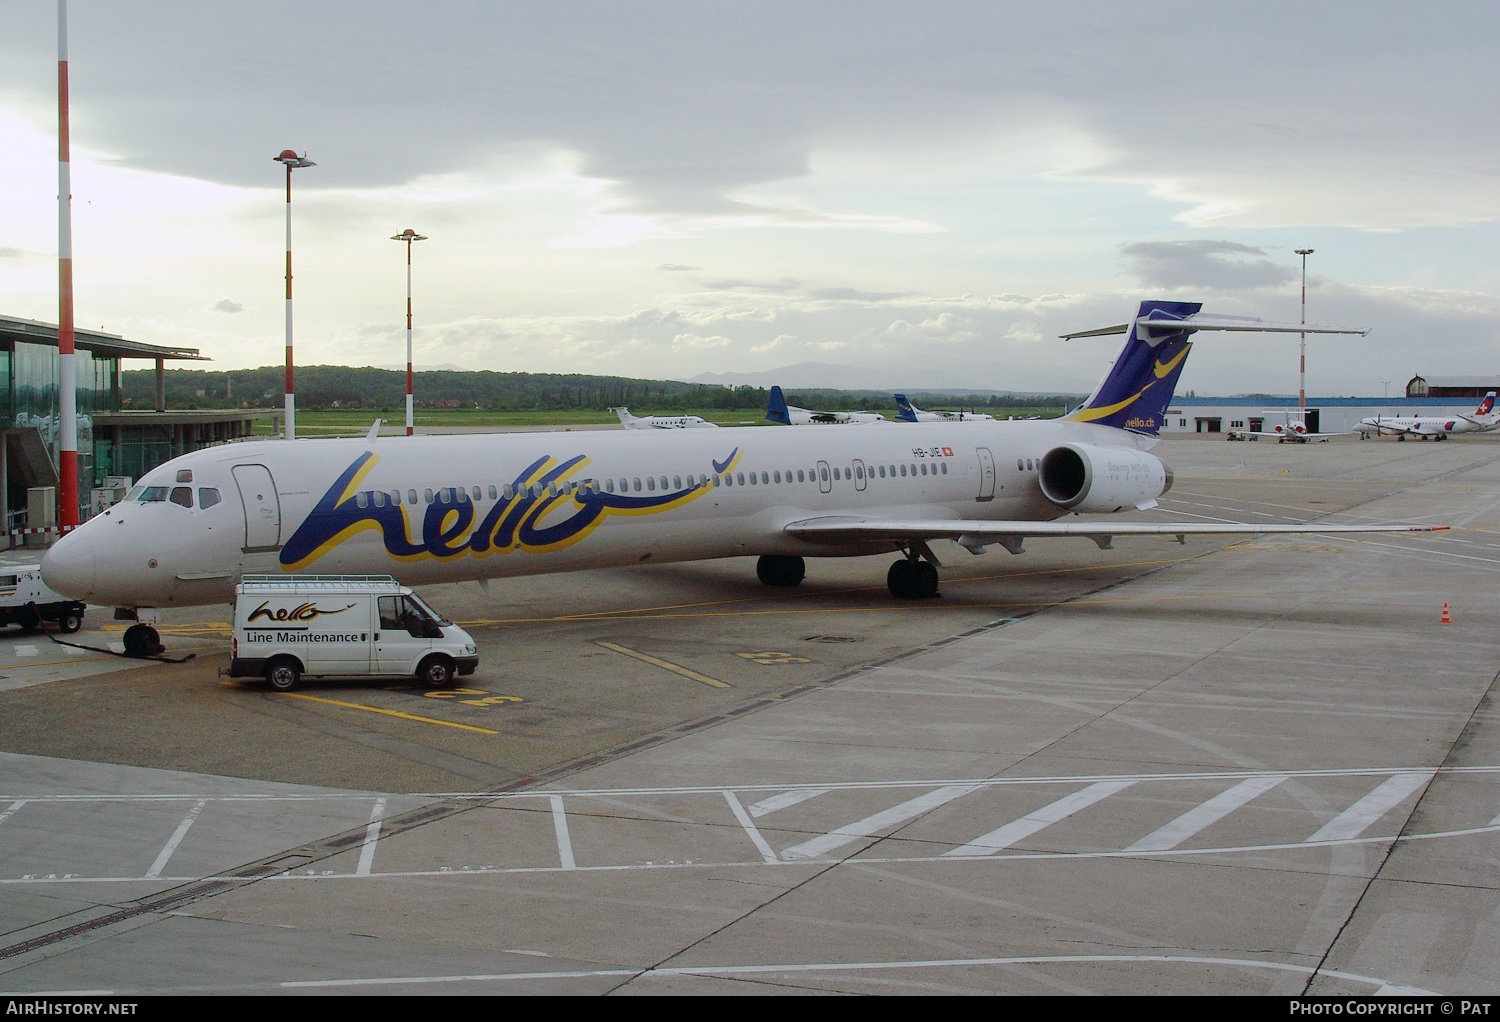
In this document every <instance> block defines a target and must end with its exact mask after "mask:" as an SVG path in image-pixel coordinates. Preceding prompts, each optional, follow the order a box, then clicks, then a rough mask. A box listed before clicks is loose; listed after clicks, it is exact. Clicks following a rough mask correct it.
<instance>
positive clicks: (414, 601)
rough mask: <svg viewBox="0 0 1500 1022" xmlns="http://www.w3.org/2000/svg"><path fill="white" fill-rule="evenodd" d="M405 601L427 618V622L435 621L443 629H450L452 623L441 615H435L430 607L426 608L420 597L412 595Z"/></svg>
mask: <svg viewBox="0 0 1500 1022" xmlns="http://www.w3.org/2000/svg"><path fill="white" fill-rule="evenodd" d="M406 601H407V602H408V603H410V604H411V605H413V606H414V607H415V608H416V610H417V611H418V612H419V613H420V614H422V616H424V617H426V618H428V619H429V620H432V621H436V622H437V623H438V624H439V625H441V626H442V627H444V628H450V627H452V625H453V622H452V621H449V620H448V619H447V618H445V617H443V616H442V615H441V614H439V613H437V611H435V610H433V609H432V608H431V607H429V606H427V604H425V603H423V602H422V599H421V597H419V596H416V595H415V594H413V595H410V596H408V597H407V598H406Z"/></svg>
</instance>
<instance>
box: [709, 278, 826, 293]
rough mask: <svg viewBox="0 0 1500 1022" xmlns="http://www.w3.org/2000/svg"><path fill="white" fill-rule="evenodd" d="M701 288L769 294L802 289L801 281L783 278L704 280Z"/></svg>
mask: <svg viewBox="0 0 1500 1022" xmlns="http://www.w3.org/2000/svg"><path fill="white" fill-rule="evenodd" d="M703 286H704V287H706V288H707V289H708V290H710V291H767V292H770V293H771V294H789V293H791V292H793V291H796V290H797V289H799V288H800V287H802V281H800V280H793V279H792V278H791V277H783V278H782V279H781V280H705V281H703Z"/></svg>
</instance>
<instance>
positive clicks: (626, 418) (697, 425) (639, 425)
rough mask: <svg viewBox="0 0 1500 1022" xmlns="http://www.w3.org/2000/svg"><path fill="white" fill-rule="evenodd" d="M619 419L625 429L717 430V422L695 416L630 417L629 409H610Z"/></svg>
mask: <svg viewBox="0 0 1500 1022" xmlns="http://www.w3.org/2000/svg"><path fill="white" fill-rule="evenodd" d="M610 411H612V412H614V413H615V414H616V415H618V416H619V417H620V425H622V426H624V427H625V428H626V429H701V428H703V427H705V426H706V427H708V428H709V429H717V428H718V426H719V424H718V423H717V422H709V421H708V420H707V419H705V418H702V417H701V416H697V415H631V414H630V409H629V408H611V409H610Z"/></svg>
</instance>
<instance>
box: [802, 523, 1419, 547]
mask: <svg viewBox="0 0 1500 1022" xmlns="http://www.w3.org/2000/svg"><path fill="white" fill-rule="evenodd" d="M1447 528H1448V526H1446V525H1320V524H1318V523H1316V522H1309V523H1305V524H1302V525H1259V524H1248V523H1247V524H1239V523H1232V522H1103V521H1094V520H1084V519H1079V518H1073V519H1069V520H1066V521H1050V522H1020V521H1010V522H1005V521H1000V522H996V521H962V520H948V519H941V518H932V519H913V520H909V521H898V520H888V519H878V518H855V517H847V516H837V517H824V518H806V519H803V520H801V521H797V522H792V523H791V524H789V525H787V526H785V531H786V532H787V534H788V535H792V536H796V537H797V538H798V539H805V540H807V541H808V542H811V543H864V542H878V541H880V540H889V541H892V542H917V541H922V540H928V539H952V540H957V541H958V542H959V544H960V545H961V546H966V547H970V548H973V547H976V546H984V545H986V544H989V543H999V544H1000V545H1002V546H1006V547H1008V548H1011V549H1016V548H1019V546H1020V541H1021V540H1022V539H1027V538H1031V537H1037V538H1049V537H1054V536H1087V537H1088V538H1089V539H1092V540H1093V541H1094V542H1095V543H1097V544H1098V545H1099V546H1100V547H1101V548H1107V547H1108V545H1109V541H1110V540H1111V539H1112V538H1114V537H1115V536H1176V537H1178V538H1179V539H1181V538H1182V537H1183V536H1200V535H1203V536H1222V535H1237V534H1238V535H1252V536H1261V535H1274V534H1278V533H1340V532H1352V533H1368V532H1440V531H1443V530H1445V529H1447ZM1007 541H1008V542H1007Z"/></svg>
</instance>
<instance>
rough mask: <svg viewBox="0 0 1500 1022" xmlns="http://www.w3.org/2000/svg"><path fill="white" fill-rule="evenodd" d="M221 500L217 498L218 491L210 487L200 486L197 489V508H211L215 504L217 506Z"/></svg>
mask: <svg viewBox="0 0 1500 1022" xmlns="http://www.w3.org/2000/svg"><path fill="white" fill-rule="evenodd" d="M222 499H223V498H222V497H220V496H219V491H218V489H217V488H215V487H212V486H200V487H198V506H199V507H213V506H214V505H215V504H217V503H218V502H219V501H220V500H222Z"/></svg>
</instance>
